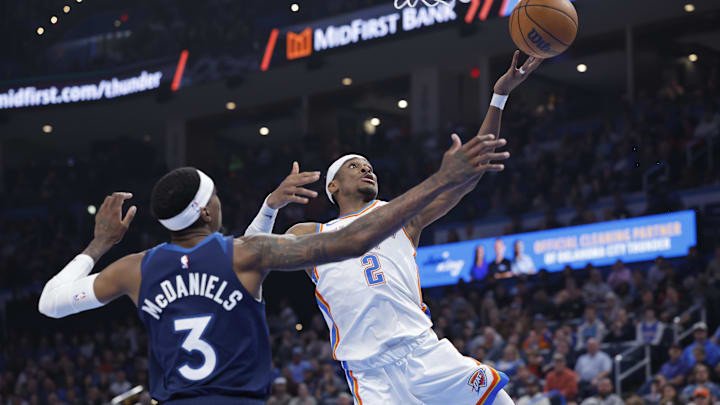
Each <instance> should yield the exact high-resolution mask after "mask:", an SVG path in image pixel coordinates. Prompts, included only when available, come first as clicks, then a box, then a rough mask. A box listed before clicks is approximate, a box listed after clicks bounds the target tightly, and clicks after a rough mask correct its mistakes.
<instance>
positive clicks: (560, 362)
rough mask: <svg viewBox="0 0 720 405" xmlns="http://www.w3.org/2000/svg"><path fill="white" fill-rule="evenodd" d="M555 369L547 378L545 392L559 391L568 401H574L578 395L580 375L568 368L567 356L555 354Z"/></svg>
mask: <svg viewBox="0 0 720 405" xmlns="http://www.w3.org/2000/svg"><path fill="white" fill-rule="evenodd" d="M552 359H553V369H552V371H550V372H549V373H548V374H547V376H546V377H545V392H551V391H558V392H560V394H562V396H563V397H565V399H566V400H568V401H574V400H575V398H576V397H577V394H578V375H577V374H576V373H575V372H574V371H572V370H571V369H569V368H567V364H566V363H565V356H563V355H562V354H560V353H555V354H553V357H552Z"/></svg>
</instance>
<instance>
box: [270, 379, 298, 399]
mask: <svg viewBox="0 0 720 405" xmlns="http://www.w3.org/2000/svg"><path fill="white" fill-rule="evenodd" d="M291 399H292V397H291V396H290V394H288V393H287V379H286V378H285V377H278V378H276V379H275V381H273V385H272V395H270V398H268V401H267V405H288V404H290V400H291Z"/></svg>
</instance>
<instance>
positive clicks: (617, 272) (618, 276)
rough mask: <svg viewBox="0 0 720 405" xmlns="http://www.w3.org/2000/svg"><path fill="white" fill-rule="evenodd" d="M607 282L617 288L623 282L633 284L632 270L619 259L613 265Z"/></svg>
mask: <svg viewBox="0 0 720 405" xmlns="http://www.w3.org/2000/svg"><path fill="white" fill-rule="evenodd" d="M607 283H608V285H609V286H610V288H612V289H614V290H617V289H618V288H619V287H620V285H621V284H628V285H631V284H632V272H630V269H629V268H627V266H625V263H623V262H622V260H617V261H616V262H615V264H614V265H613V266H612V271H611V272H610V275H609V276H608V279H607Z"/></svg>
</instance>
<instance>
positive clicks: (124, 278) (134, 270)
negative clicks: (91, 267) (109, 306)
mask: <svg viewBox="0 0 720 405" xmlns="http://www.w3.org/2000/svg"><path fill="white" fill-rule="evenodd" d="M144 256H145V253H144V252H143V253H135V254H131V255H128V256H125V257H123V258H121V259H118V260H117V261H115V262H113V263H112V264H110V265H109V266H107V267H106V268H104V269H103V271H101V272H100V273H99V274H98V276H97V278H96V279H95V284H94V285H93V287H94V291H95V297H97V299H98V301H100V302H102V303H103V304H106V303H108V302H110V301H112V300H114V299H116V298H118V297H120V296H122V295H128V296H129V297H130V298H131V299H132V300H133V302H135V303H136V304H137V300H138V294H139V291H140V281H141V274H140V263H141V262H142V258H143V257H144Z"/></svg>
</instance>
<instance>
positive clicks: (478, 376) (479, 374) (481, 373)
mask: <svg viewBox="0 0 720 405" xmlns="http://www.w3.org/2000/svg"><path fill="white" fill-rule="evenodd" d="M467 383H468V385H469V386H470V387H472V390H473V391H475V392H477V393H480V390H481V389H482V388H485V387H487V376H486V375H485V370H483V369H482V368H479V369H477V370H475V372H474V373H472V375H471V376H470V378H469V379H468V382H467Z"/></svg>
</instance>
